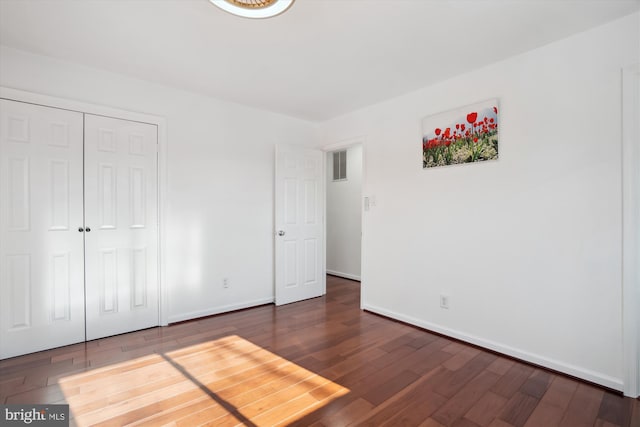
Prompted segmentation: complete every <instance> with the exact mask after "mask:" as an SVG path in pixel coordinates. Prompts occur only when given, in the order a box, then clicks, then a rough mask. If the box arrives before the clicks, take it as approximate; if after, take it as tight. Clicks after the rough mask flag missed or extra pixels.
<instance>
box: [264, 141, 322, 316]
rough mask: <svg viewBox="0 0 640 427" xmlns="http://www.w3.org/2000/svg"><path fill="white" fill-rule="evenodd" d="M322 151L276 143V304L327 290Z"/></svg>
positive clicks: (305, 297) (315, 295)
mask: <svg viewBox="0 0 640 427" xmlns="http://www.w3.org/2000/svg"><path fill="white" fill-rule="evenodd" d="M323 160H324V153H323V152H322V151H320V150H310V149H305V148H301V147H291V146H282V145H281V146H277V147H276V182H275V242H276V243H275V250H276V251H275V252H276V255H275V272H276V275H275V276H276V292H275V294H276V305H282V304H288V303H291V302H296V301H301V300H304V299H308V298H314V297H318V296H321V295H324V293H325V282H326V278H325V275H324V217H323V216H324V168H323Z"/></svg>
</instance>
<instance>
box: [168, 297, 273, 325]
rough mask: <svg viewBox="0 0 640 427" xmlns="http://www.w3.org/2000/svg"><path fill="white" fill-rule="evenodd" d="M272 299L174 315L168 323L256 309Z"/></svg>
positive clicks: (271, 301)
mask: <svg viewBox="0 0 640 427" xmlns="http://www.w3.org/2000/svg"><path fill="white" fill-rule="evenodd" d="M273 301H274V300H273V298H263V299H259V300H253V301H245V302H241V303H238V304H229V305H223V306H221V307H214V308H209V309H206V310H199V311H191V312H189V313H182V314H174V315H170V316H169V323H176V322H184V321H185V320H192V319H197V318H199V317H207V316H212V315H214V314H220V313H228V312H230V311H235V310H242V309H243V308H249V307H256V306H258V305H264V304H271V303H273Z"/></svg>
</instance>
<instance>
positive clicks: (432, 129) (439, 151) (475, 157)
mask: <svg viewBox="0 0 640 427" xmlns="http://www.w3.org/2000/svg"><path fill="white" fill-rule="evenodd" d="M498 123H499V120H498V100H497V99H492V100H489V101H486V102H482V103H479V104H474V105H470V106H468V107H465V108H462V109H458V110H454V111H448V112H445V113H440V114H437V115H434V116H429V117H425V118H424V119H423V120H422V129H423V137H422V167H423V168H430V167H436V166H446V165H454V164H460V163H471V162H479V161H484V160H495V159H497V158H498ZM443 129H444V130H443Z"/></svg>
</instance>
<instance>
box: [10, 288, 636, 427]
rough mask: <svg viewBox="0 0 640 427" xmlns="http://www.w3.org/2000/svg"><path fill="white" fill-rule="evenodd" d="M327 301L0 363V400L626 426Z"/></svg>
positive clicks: (435, 423)
mask: <svg viewBox="0 0 640 427" xmlns="http://www.w3.org/2000/svg"><path fill="white" fill-rule="evenodd" d="M359 304H360V288H359V284H358V283H357V282H353V281H350V280H346V279H340V278H335V277H328V279H327V295H326V296H324V297H321V298H315V299H312V300H306V301H302V302H299V303H295V304H289V305H286V306H280V307H276V306H274V305H264V306H260V307H256V308H252V309H246V310H240V311H237V312H232V313H227V314H221V315H216V316H210V317H207V318H203V319H198V320H194V321H189V322H183V323H180V324H176V325H171V326H168V327H158V328H150V329H146V330H143V331H137V332H133V333H130V334H123V335H118V336H114V337H108V338H103V339H99V340H94V341H90V342H87V343H79V344H73V345H70V346H66V347H61V348H57V349H52V350H47V351H42V352H39V353H34V354H31V355H26V356H21V357H15V358H11V359H7V360H3V361H0V403H30V404H32V403H45V404H46V403H49V404H52V403H68V404H69V405H70V406H71V417H72V419H71V422H70V425H73V426H76V425H77V426H87V425H113V426H121V425H136V426H154V427H155V426H159V425H185V426H189V427H191V426H195V425H214V426H216V427H218V426H225V425H230V426H238V425H245V426H252V425H269V426H277V425H289V426H293V427H303V426H304V427H308V426H316V427H321V426H325V427H336V426H344V425H364V426H373V427H380V426H423V427H443V426H446V427H450V426H456V427H478V426H480V427H488V426H490V427H521V426H525V427H538V426H542V427H553V426H559V427H560V426H561V427H573V426H583V425H588V426H597V427H612V426H616V427H637V426H640V401H638V400H634V399H628V398H623V397H622V396H621V395H619V394H617V393H614V392H610V391H605V390H603V389H601V388H598V387H595V386H593V385H590V384H587V383H584V382H580V381H578V380H575V379H572V378H568V377H565V376H562V375H559V374H556V373H551V372H549V371H546V370H544V369H541V368H538V367H533V366H531V365H528V364H526V363H524V362H520V361H517V360H514V359H511V358H508V357H503V356H499V355H496V354H494V353H491V352H487V351H484V350H481V349H479V348H477V347H474V346H469V345H467V344H465V343H462V342H459V341H456V340H454V339H451V338H446V337H443V336H440V335H437V334H435V333H431V332H428V331H424V330H421V329H419V328H416V327H413V326H409V325H406V324H403V323H400V322H397V321H392V320H390V319H387V318H384V317H382V316H379V315H377V314H373V313H370V312H367V311H363V310H361V309H360V306H359Z"/></svg>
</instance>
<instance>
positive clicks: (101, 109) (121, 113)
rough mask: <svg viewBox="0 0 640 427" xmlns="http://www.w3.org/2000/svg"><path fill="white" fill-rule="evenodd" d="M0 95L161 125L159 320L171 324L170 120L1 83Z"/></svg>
mask: <svg viewBox="0 0 640 427" xmlns="http://www.w3.org/2000/svg"><path fill="white" fill-rule="evenodd" d="M0 98H5V99H9V100H13V101H20V102H26V103H30V104H37V105H42V106H45V107H54V108H60V109H63V110H71V111H76V112H79V113H89V114H94V115H97V116H106V117H112V118H116V119H124V120H130V121H134V122H142V123H148V124H152V125H156V126H157V127H158V278H159V281H158V286H159V287H160V288H159V289H158V295H159V307H158V309H159V314H160V318H159V319H158V323H159V325H161V326H166V325H167V324H168V314H169V313H168V299H167V298H168V289H167V288H168V286H166V281H165V279H166V268H165V264H166V263H165V259H164V257H165V254H166V253H167V252H166V239H165V236H166V228H165V221H166V218H167V216H166V212H167V209H166V206H167V119H166V118H164V117H162V116H156V115H152V114H146V113H139V112H135V111H127V110H121V109H118V108H112V107H106V106H103V105H96V104H91V103H88V102H83V101H75V100H70V99H64V98H58V97H54V96H49V95H43V94H39V93H33V92H26V91H23V90H18V89H13V88H9V87H5V86H0Z"/></svg>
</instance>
